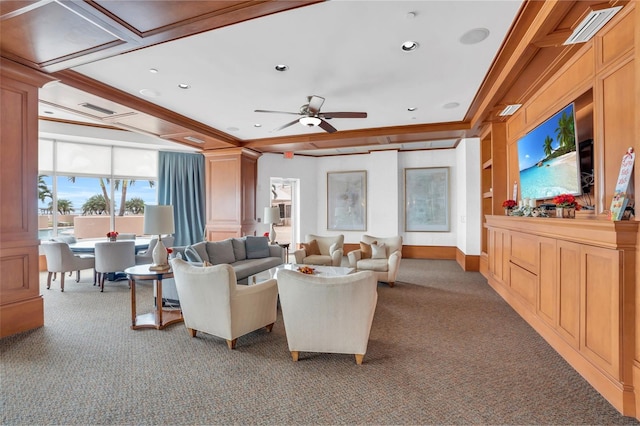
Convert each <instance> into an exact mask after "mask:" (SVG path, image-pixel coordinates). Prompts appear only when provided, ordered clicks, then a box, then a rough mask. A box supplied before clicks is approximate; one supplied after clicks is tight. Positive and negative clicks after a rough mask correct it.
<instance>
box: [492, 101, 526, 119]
mask: <svg viewBox="0 0 640 426" xmlns="http://www.w3.org/2000/svg"><path fill="white" fill-rule="evenodd" d="M521 106H522V104H512V105H507V106H506V107H505V108H504V109H503V110H502V111H500V114H498V115H500V116H503V117H504V116H505V115H513V113H515V112H516V111H517V110H518V109H519V108H520V107H521Z"/></svg>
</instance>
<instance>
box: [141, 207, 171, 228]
mask: <svg viewBox="0 0 640 426" xmlns="http://www.w3.org/2000/svg"><path fill="white" fill-rule="evenodd" d="M143 232H144V233H145V234H147V235H161V234H173V233H174V232H175V228H174V224H173V206H171V205H169V206H153V205H145V206H144V231H143Z"/></svg>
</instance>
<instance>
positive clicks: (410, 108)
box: [407, 107, 418, 111]
mask: <svg viewBox="0 0 640 426" xmlns="http://www.w3.org/2000/svg"><path fill="white" fill-rule="evenodd" d="M417 109H418V108H417V107H409V108H407V111H415V110H417Z"/></svg>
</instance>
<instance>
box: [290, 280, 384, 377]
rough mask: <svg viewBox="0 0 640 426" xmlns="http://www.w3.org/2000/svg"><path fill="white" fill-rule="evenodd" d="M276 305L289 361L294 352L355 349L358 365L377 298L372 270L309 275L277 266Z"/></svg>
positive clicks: (364, 351) (293, 356)
mask: <svg viewBox="0 0 640 426" xmlns="http://www.w3.org/2000/svg"><path fill="white" fill-rule="evenodd" d="M278 292H279V294H280V307H281V309H282V318H283V320H284V327H285V331H286V334H287V342H288V344H289V351H290V352H291V357H292V358H293V361H294V362H295V361H297V360H298V356H299V353H300V352H323V353H341V354H355V358H356V364H358V365H360V364H362V359H363V358H364V355H365V354H366V352H367V345H368V343H369V333H370V331H371V323H372V322H373V314H374V313H375V310H376V304H377V302H378V290H377V283H376V278H375V275H374V274H373V272H356V273H354V274H350V275H343V276H331V277H322V276H313V275H306V274H302V273H300V272H297V271H290V270H285V269H283V270H281V271H278Z"/></svg>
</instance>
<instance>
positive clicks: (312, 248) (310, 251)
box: [300, 240, 320, 256]
mask: <svg viewBox="0 0 640 426" xmlns="http://www.w3.org/2000/svg"><path fill="white" fill-rule="evenodd" d="M300 247H301V248H303V249H304V251H305V253H306V255H307V256H313V255H314V254H316V255H319V254H320V247H318V242H317V241H316V240H311V241H309V242H308V243H300Z"/></svg>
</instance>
